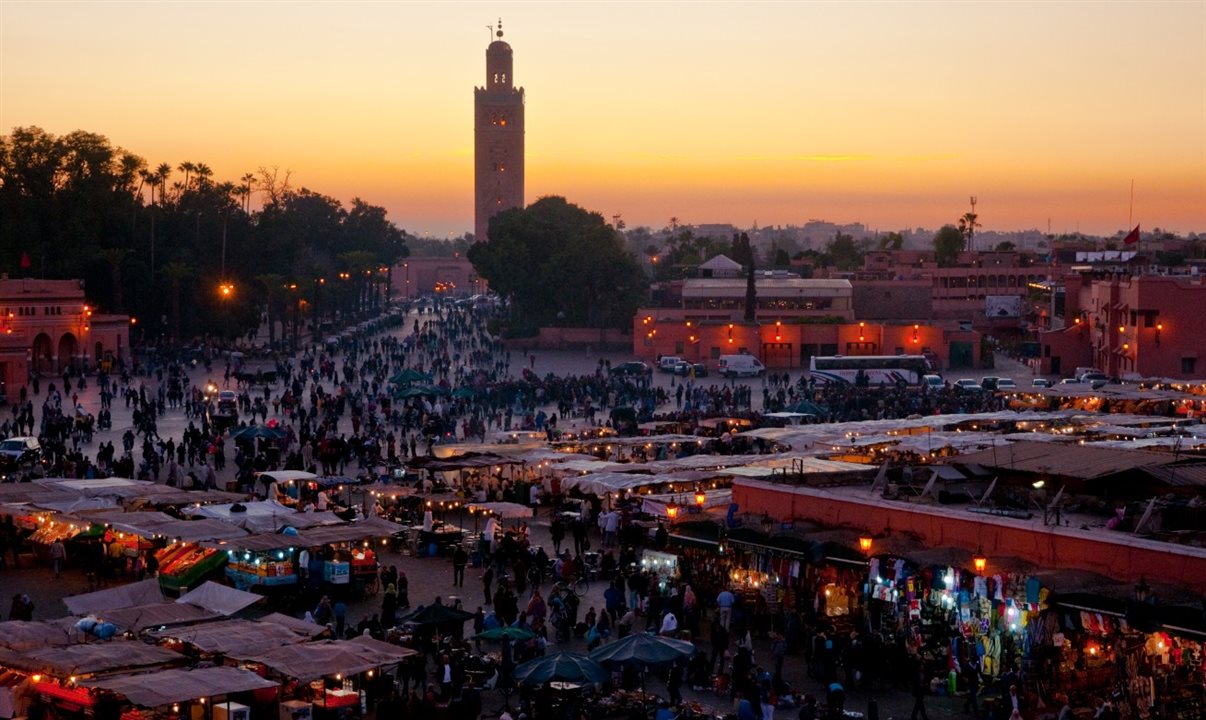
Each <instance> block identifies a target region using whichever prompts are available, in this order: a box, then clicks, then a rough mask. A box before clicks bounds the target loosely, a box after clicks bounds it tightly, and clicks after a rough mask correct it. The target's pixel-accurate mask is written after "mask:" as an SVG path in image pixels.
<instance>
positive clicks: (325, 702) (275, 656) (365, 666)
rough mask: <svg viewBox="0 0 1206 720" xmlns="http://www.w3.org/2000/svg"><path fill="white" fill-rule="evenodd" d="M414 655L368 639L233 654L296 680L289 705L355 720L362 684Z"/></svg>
mask: <svg viewBox="0 0 1206 720" xmlns="http://www.w3.org/2000/svg"><path fill="white" fill-rule="evenodd" d="M416 654H417V653H416V652H415V651H414V650H411V649H409V648H404V647H401V646H398V645H392V644H389V643H384V642H379V641H376V640H373V639H372V638H366V637H358V638H355V639H353V640H326V641H319V642H310V643H304V644H301V645H284V646H281V647H278V648H275V649H272V650H269V651H266V652H261V653H242V652H238V653H232V654H231V657H235V658H237V659H239V660H241V661H243V662H244V663H247V664H252V665H257V666H261V667H263V668H265V669H266V670H267V671H268V672H269V673H270V674H271V675H276V676H278V677H282V678H289V679H292V680H296V681H298V685H297V686H296V689H295V691H294V692H293V696H294V697H293V698H291V699H292V700H295V701H301V702H304V703H309V704H310V705H311V708H312V710H313V715H314V717H316V718H330V717H340V716H343V715H344V714H345V713H350V714H351V715H353V716H355V717H359V716H360V715H361V713H362V710H363V708H364V705H365V699H364V689H363V685H364V683H365V682H368V681H370V680H371V679H372V678H373V677H374V675H376V674H377V673H380V672H382V670H383V669H386V668H390V667H394V666H396V665H398V663H400V662H403V661H404V660H406V659H407V658H408V657H411V656H414V655H416Z"/></svg>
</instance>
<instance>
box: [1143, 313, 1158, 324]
mask: <svg viewBox="0 0 1206 720" xmlns="http://www.w3.org/2000/svg"><path fill="white" fill-rule="evenodd" d="M1142 312H1143V327H1146V328H1151V327H1156V325H1157V322H1156V320H1157V318H1159V317H1160V311H1159V310H1144V311H1142Z"/></svg>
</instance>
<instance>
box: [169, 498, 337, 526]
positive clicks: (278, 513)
mask: <svg viewBox="0 0 1206 720" xmlns="http://www.w3.org/2000/svg"><path fill="white" fill-rule="evenodd" d="M236 507H242V508H243V509H242V510H233V508H236ZM184 512H185V513H186V514H188V515H192V516H195V517H207V518H214V519H216V520H222V521H223V522H227V523H230V524H232V525H235V526H238V527H241V528H243V529H244V530H247V531H249V532H276V531H277V530H280V529H281V528H283V527H294V528H298V529H299V530H300V529H302V528H308V527H313V526H315V525H334V524H337V523H341V522H343V520H342V519H341V518H339V516H337V515H336V514H335V513H333V512H298V511H297V510H296V509H294V508H291V507H289V506H288V505H282V504H281V503H279V502H277V501H275V500H255V501H250V502H245V503H232V504H224V505H202V506H201V507H190V508H185V510H184Z"/></svg>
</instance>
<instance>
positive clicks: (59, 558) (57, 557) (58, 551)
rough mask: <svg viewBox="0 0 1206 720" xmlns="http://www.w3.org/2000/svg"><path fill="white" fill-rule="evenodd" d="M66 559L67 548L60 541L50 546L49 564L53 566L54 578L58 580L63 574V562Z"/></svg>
mask: <svg viewBox="0 0 1206 720" xmlns="http://www.w3.org/2000/svg"><path fill="white" fill-rule="evenodd" d="M66 559H67V546H66V545H64V544H63V541H62V540H55V541H54V542H53V543H51V544H50V562H51V564H52V565H53V566H54V577H55V579H56V580H57V579H59V576H60V575H62V574H63V561H64V560H66Z"/></svg>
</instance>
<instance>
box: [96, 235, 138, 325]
mask: <svg viewBox="0 0 1206 720" xmlns="http://www.w3.org/2000/svg"><path fill="white" fill-rule="evenodd" d="M129 254H130V251H129V250H127V249H125V248H105V249H104V250H100V251H98V252H97V253H96V257H97V259H98V260H103V261H105V263H106V264H107V265H108V266H109V273H110V277H111V278H112V282H113V312H115V313H121V312H122V311H123V310H122V305H123V303H122V297H121V264H122V262H123V261H124V260H125V259H126V256H127V255H129Z"/></svg>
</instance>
